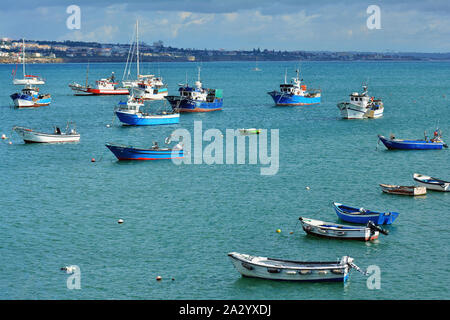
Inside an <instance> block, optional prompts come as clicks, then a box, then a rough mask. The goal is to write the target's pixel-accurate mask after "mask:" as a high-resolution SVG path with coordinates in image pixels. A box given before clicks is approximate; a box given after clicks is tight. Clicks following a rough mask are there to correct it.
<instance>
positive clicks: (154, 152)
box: [106, 143, 184, 160]
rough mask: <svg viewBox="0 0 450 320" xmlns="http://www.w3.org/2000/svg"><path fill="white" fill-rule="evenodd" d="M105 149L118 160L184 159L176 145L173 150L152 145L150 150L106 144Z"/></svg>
mask: <svg viewBox="0 0 450 320" xmlns="http://www.w3.org/2000/svg"><path fill="white" fill-rule="evenodd" d="M106 147H107V148H108V149H109V150H110V151H111V152H112V153H113V154H114V155H115V156H116V158H117V159H118V160H164V159H179V158H183V157H184V152H183V149H182V147H181V146H180V145H176V146H175V147H174V148H159V146H158V144H157V143H154V144H153V146H152V147H151V148H135V147H132V146H125V145H120V144H112V143H107V144H106Z"/></svg>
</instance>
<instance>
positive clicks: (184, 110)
mask: <svg viewBox="0 0 450 320" xmlns="http://www.w3.org/2000/svg"><path fill="white" fill-rule="evenodd" d="M178 110H179V111H180V113H181V112H211V111H219V110H222V108H218V109H200V108H196V109H178Z"/></svg>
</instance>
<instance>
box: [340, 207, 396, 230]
mask: <svg viewBox="0 0 450 320" xmlns="http://www.w3.org/2000/svg"><path fill="white" fill-rule="evenodd" d="M333 207H334V210H335V211H336V214H337V215H338V217H339V219H341V220H344V221H347V222H351V223H358V224H367V223H368V222H369V221H372V222H373V223H375V224H377V225H379V224H392V223H393V222H394V220H395V219H396V218H397V217H398V215H399V213H398V212H375V211H370V210H366V209H364V208H354V207H349V206H345V205H343V204H341V203H337V202H334V203H333Z"/></svg>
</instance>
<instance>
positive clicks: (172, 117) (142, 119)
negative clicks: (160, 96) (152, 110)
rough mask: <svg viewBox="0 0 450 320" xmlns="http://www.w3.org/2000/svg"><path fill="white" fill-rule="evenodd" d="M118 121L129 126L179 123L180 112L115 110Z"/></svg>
mask: <svg viewBox="0 0 450 320" xmlns="http://www.w3.org/2000/svg"><path fill="white" fill-rule="evenodd" d="M116 116H117V117H118V118H119V120H120V122H122V123H123V124H125V125H129V126H158V125H170V124H177V123H180V114H179V113H172V114H143V113H141V112H137V113H134V112H127V111H120V110H118V111H116Z"/></svg>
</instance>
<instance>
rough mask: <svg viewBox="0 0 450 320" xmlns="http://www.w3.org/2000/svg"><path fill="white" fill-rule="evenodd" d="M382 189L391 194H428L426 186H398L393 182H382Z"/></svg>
mask: <svg viewBox="0 0 450 320" xmlns="http://www.w3.org/2000/svg"><path fill="white" fill-rule="evenodd" d="M380 187H381V190H383V192H385V193H390V194H401V195H405V196H423V195H425V194H427V189H426V188H425V187H418V186H396V185H392V184H384V183H380Z"/></svg>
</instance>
